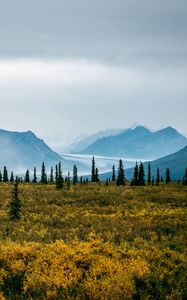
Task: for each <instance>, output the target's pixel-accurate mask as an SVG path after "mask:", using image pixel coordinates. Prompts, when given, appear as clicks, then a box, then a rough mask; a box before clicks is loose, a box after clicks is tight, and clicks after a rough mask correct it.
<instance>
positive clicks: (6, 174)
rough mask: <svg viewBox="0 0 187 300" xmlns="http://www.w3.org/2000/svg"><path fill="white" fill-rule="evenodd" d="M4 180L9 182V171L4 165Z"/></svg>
mask: <svg viewBox="0 0 187 300" xmlns="http://www.w3.org/2000/svg"><path fill="white" fill-rule="evenodd" d="M3 182H8V171H7V168H6V167H4V170H3Z"/></svg>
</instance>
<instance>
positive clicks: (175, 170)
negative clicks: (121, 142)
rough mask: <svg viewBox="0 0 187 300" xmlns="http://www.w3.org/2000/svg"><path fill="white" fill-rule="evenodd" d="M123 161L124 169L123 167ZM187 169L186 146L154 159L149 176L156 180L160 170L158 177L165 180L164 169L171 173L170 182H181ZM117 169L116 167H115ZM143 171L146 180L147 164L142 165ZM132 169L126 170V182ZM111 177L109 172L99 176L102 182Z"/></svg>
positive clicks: (132, 171)
mask: <svg viewBox="0 0 187 300" xmlns="http://www.w3.org/2000/svg"><path fill="white" fill-rule="evenodd" d="M125 165H126V164H125V161H124V167H125ZM186 167H187V146H185V147H184V148H183V149H181V150H179V151H177V152H176V153H173V154H170V155H167V156H165V157H162V158H159V159H156V160H154V161H152V162H151V175H152V176H154V177H155V178H156V173H157V168H159V169H160V175H161V176H163V178H164V179H165V171H166V168H169V169H170V171H171V178H172V180H182V179H183V176H184V172H185V168H186ZM116 169H117V166H116ZM144 169H145V178H146V179H147V170H148V162H145V163H144ZM133 173H134V168H130V169H126V170H125V176H126V178H127V179H128V180H131V179H132V177H133ZM111 176H112V173H111V172H108V173H104V174H101V175H100V178H101V179H102V180H104V179H106V178H109V177H111Z"/></svg>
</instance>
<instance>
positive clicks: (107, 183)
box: [105, 178, 109, 186]
mask: <svg viewBox="0 0 187 300" xmlns="http://www.w3.org/2000/svg"><path fill="white" fill-rule="evenodd" d="M105 185H106V186H109V182H108V178H107V179H106V181H105Z"/></svg>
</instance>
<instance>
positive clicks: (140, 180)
mask: <svg viewBox="0 0 187 300" xmlns="http://www.w3.org/2000/svg"><path fill="white" fill-rule="evenodd" d="M144 177H145V173H144V165H143V163H142V162H140V165H139V172H138V185H145V179H144Z"/></svg>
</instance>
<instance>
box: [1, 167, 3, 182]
mask: <svg viewBox="0 0 187 300" xmlns="http://www.w3.org/2000/svg"><path fill="white" fill-rule="evenodd" d="M2 179H3V176H2V173H1V170H0V182H2Z"/></svg>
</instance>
